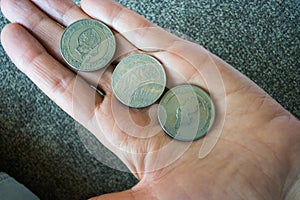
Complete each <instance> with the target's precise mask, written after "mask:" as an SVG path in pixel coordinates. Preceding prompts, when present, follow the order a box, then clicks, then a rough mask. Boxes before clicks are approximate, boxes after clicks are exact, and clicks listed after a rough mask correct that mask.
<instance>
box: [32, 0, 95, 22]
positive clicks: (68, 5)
mask: <svg viewBox="0 0 300 200" xmlns="http://www.w3.org/2000/svg"><path fill="white" fill-rule="evenodd" d="M32 1H33V2H34V3H35V4H36V5H37V6H38V7H39V8H40V9H41V10H44V11H45V12H46V13H47V14H48V15H49V16H51V17H52V18H53V19H55V21H57V22H59V23H60V24H62V25H64V26H68V25H70V24H72V23H73V22H75V21H77V20H80V19H86V18H90V17H89V16H88V15H87V14H86V13H84V12H83V11H82V10H81V9H80V7H78V6H77V5H76V4H75V3H74V2H73V1H71V0H64V1H61V0H47V1H45V0H32Z"/></svg>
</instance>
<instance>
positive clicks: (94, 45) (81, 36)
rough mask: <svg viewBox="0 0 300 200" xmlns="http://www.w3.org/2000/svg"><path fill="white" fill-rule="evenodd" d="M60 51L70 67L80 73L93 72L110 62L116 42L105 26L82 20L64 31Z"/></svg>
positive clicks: (96, 22)
mask: <svg viewBox="0 0 300 200" xmlns="http://www.w3.org/2000/svg"><path fill="white" fill-rule="evenodd" d="M60 49H61V53H62V56H63V58H64V59H65V61H66V62H67V63H68V64H69V65H70V66H71V67H73V68H75V69H76V70H80V71H95V70H98V69H101V68H103V67H105V66H107V65H108V64H109V62H110V61H111V60H112V58H113V56H114V54H115V51H116V41H115V37H114V35H113V33H112V32H111V30H110V29H109V28H108V27H107V26H106V25H104V24H103V23H101V22H99V21H97V20H92V19H83V20H79V21H76V22H74V23H73V24H71V25H70V26H68V27H67V28H66V29H65V31H64V33H63V36H62V38H61V42H60Z"/></svg>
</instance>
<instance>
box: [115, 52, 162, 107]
mask: <svg viewBox="0 0 300 200" xmlns="http://www.w3.org/2000/svg"><path fill="white" fill-rule="evenodd" d="M139 55H142V56H147V57H149V58H150V59H153V60H154V61H155V62H156V63H157V64H158V65H159V66H160V68H161V70H162V72H163V77H164V83H163V86H164V89H163V90H162V91H161V93H160V94H159V95H158V96H157V98H156V99H155V101H153V103H151V104H149V105H145V106H142V107H132V106H130V105H128V104H127V103H125V102H123V100H122V99H120V98H119V97H118V95H116V91H115V88H114V82H115V81H114V74H115V71H116V70H117V69H118V67H119V65H120V64H121V63H122V62H125V61H126V59H129V58H131V57H132V56H139ZM111 79H112V84H111V85H112V90H113V93H114V96H115V97H116V98H117V99H118V100H119V101H120V102H121V103H122V104H124V105H126V106H128V107H130V108H146V107H148V106H151V105H153V104H154V103H155V102H156V101H157V100H158V99H159V98H160V97H161V96H162V94H163V93H164V91H165V88H166V85H167V75H166V71H165V69H164V67H163V65H162V64H161V63H160V62H159V60H157V59H156V58H155V57H153V56H151V55H149V54H146V53H135V54H131V55H129V56H127V57H125V58H124V59H122V60H121V61H120V62H119V63H118V65H117V66H116V67H115V69H114V71H113V74H112V77H111Z"/></svg>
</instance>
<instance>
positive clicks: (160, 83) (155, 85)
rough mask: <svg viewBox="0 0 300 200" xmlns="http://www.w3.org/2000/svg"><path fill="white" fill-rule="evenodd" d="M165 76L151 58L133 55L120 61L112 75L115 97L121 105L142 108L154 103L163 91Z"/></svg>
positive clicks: (161, 68)
mask: <svg viewBox="0 0 300 200" xmlns="http://www.w3.org/2000/svg"><path fill="white" fill-rule="evenodd" d="M165 86H166V74H165V71H164V69H163V67H162V65H161V64H160V63H159V62H158V61H157V60H156V59H155V58H153V57H152V56H149V55H146V54H134V55H131V56H128V57H126V58H124V59H123V60H121V62H120V63H119V64H118V65H117V67H116V68H115V70H114V73H113V75H112V88H113V92H114V94H115V96H116V97H117V99H118V100H120V101H121V102H122V103H123V104H125V105H127V106H129V107H133V108H143V107H147V106H149V105H151V104H153V103H155V102H156V101H157V100H158V99H159V97H160V96H161V95H162V93H163V92H164V90H165Z"/></svg>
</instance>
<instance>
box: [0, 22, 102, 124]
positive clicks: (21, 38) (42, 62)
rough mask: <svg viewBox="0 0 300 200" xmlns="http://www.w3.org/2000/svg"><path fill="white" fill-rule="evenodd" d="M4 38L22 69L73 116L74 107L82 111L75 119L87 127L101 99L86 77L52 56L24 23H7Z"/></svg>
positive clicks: (4, 43) (14, 60)
mask: <svg viewBox="0 0 300 200" xmlns="http://www.w3.org/2000/svg"><path fill="white" fill-rule="evenodd" d="M1 42H2V45H3V47H4V49H5V50H6V52H7V54H8V55H9V56H10V58H11V59H12V61H13V62H14V63H15V64H16V66H17V67H18V68H19V69H20V70H21V71H22V72H24V73H25V74H26V75H27V76H28V77H29V78H30V79H31V80H32V81H33V82H34V83H35V84H36V85H37V86H38V87H39V88H40V89H41V90H42V91H43V92H44V93H45V94H46V95H48V96H49V97H50V98H51V99H52V100H53V101H54V102H55V103H56V104H57V105H58V106H60V107H61V108H62V109H63V110H64V111H66V112H67V113H68V114H69V115H71V116H73V117H74V110H73V108H74V107H75V108H76V112H80V113H81V115H80V116H79V117H77V118H76V119H77V120H78V121H79V122H81V123H82V124H83V125H85V126H86V127H87V128H88V125H89V122H90V119H91V116H93V111H94V108H95V104H99V103H100V102H101V101H102V98H101V97H100V95H97V94H95V92H94V90H93V89H91V88H90V87H89V85H88V84H87V83H86V82H85V81H84V80H82V79H81V78H80V77H78V76H76V75H75V74H74V73H72V72H71V71H70V70H68V69H66V68H64V67H63V66H62V65H61V64H60V63H59V62H58V61H57V60H55V59H54V58H53V57H52V56H50V55H49V54H48V52H47V51H46V50H45V48H44V47H43V46H42V45H41V44H40V43H39V42H38V40H36V39H35V38H34V37H33V36H32V35H31V34H30V33H29V32H28V31H27V30H26V29H25V28H23V27H22V26H21V25H19V24H9V25H7V26H6V27H5V28H4V29H3V31H2V34H1Z"/></svg>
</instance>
